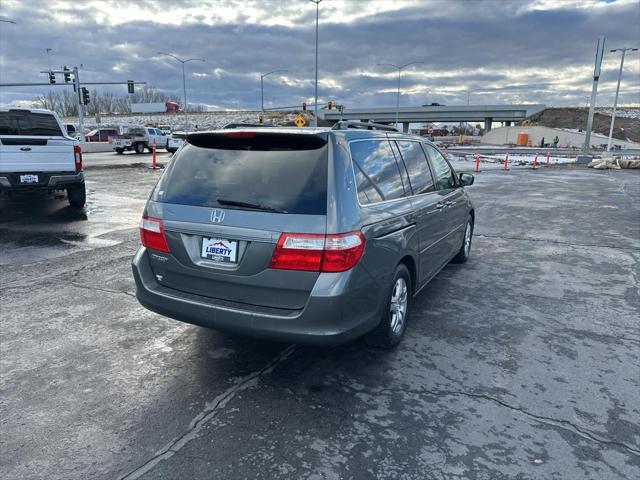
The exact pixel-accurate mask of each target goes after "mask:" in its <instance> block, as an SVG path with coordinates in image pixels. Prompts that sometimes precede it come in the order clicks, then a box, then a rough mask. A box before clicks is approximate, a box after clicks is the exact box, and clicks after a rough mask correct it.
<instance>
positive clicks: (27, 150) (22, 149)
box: [20, 147, 31, 152]
mask: <svg viewBox="0 0 640 480" xmlns="http://www.w3.org/2000/svg"><path fill="white" fill-rule="evenodd" d="M20 151H22V152H30V151H31V148H30V147H20Z"/></svg>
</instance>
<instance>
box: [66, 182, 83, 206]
mask: <svg viewBox="0 0 640 480" xmlns="http://www.w3.org/2000/svg"><path fill="white" fill-rule="evenodd" d="M67 199H68V200H69V205H71V206H72V207H73V208H82V207H84V204H85V203H87V190H86V189H85V186H84V183H82V184H80V185H74V186H73V187H69V188H67Z"/></svg>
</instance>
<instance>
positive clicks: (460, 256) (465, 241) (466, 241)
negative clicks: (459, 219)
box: [451, 215, 473, 263]
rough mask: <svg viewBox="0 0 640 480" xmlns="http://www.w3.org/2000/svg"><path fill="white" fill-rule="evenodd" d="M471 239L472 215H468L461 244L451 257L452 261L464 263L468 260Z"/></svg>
mask: <svg viewBox="0 0 640 480" xmlns="http://www.w3.org/2000/svg"><path fill="white" fill-rule="evenodd" d="M472 239H473V217H472V216H471V215H469V218H468V220H467V225H466V227H464V237H462V246H461V247H460V250H459V251H458V253H457V254H456V256H455V257H453V259H451V262H452V263H465V262H466V261H467V260H469V254H470V253H471V240H472Z"/></svg>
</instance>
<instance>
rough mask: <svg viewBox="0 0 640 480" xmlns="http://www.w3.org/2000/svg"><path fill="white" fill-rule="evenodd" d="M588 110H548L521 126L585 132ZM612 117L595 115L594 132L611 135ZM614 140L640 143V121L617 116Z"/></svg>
mask: <svg viewBox="0 0 640 480" xmlns="http://www.w3.org/2000/svg"><path fill="white" fill-rule="evenodd" d="M588 114H589V109H587V108H546V109H544V110H542V111H541V112H538V113H536V114H535V115H531V116H530V117H528V118H526V119H524V120H523V121H522V122H520V124H519V125H540V126H543V127H551V128H569V129H576V130H580V129H582V130H584V129H585V128H586V126H587V116H588ZM610 126H611V116H609V115H605V114H602V113H595V114H594V116H593V131H594V132H597V133H601V134H603V135H609V127H610ZM613 138H617V139H619V140H631V141H632V142H640V119H639V118H625V117H618V116H616V123H615V126H614V128H613Z"/></svg>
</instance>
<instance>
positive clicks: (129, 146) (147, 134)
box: [111, 127, 168, 154]
mask: <svg viewBox="0 0 640 480" xmlns="http://www.w3.org/2000/svg"><path fill="white" fill-rule="evenodd" d="M154 141H155V145H156V149H158V148H164V149H166V148H167V141H168V138H167V135H166V134H165V133H164V132H163V131H162V130H160V129H157V128H151V127H132V128H130V129H129V130H128V132H127V133H125V134H124V135H117V136H114V137H113V138H112V140H111V144H112V145H113V149H114V150H115V151H116V153H118V154H122V153H124V152H125V151H127V150H133V151H134V152H136V153H143V152H144V150H145V148H146V149H148V150H149V151H151V150H152V149H153V143H154Z"/></svg>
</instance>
